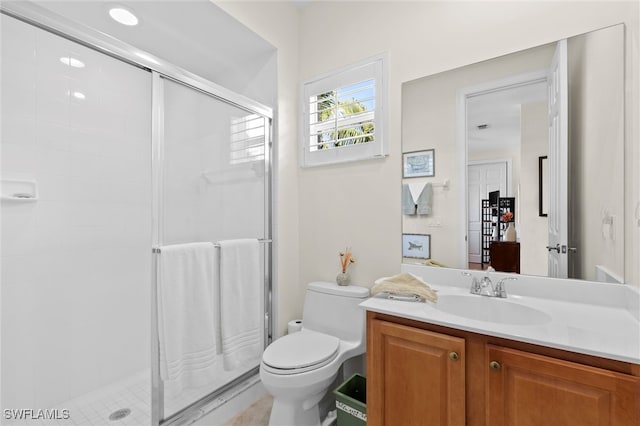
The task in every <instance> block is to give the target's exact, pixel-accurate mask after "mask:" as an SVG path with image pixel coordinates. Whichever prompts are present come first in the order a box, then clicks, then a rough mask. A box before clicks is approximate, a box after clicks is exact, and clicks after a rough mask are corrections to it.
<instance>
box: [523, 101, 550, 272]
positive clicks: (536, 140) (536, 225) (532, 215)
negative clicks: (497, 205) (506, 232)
mask: <svg viewBox="0 0 640 426" xmlns="http://www.w3.org/2000/svg"><path fill="white" fill-rule="evenodd" d="M520 128H521V133H522V144H521V150H520V151H521V157H522V168H521V169H520V193H521V194H528V195H526V196H522V197H519V198H518V199H519V202H520V206H519V207H517V208H518V213H519V217H520V223H521V224H522V225H521V226H519V233H518V237H519V238H520V272H521V273H523V274H529V275H543V276H546V275H547V251H546V250H544V247H545V246H546V245H547V244H548V242H547V241H549V237H548V234H549V231H548V222H547V218H546V217H544V216H543V217H540V216H538V214H539V205H538V191H539V187H538V158H539V157H541V156H544V155H547V152H548V150H549V149H548V147H547V104H546V102H545V101H543V102H532V103H529V104H524V105H522V108H521V110H520Z"/></svg>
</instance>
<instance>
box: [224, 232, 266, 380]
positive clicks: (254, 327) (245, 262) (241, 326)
mask: <svg viewBox="0 0 640 426" xmlns="http://www.w3.org/2000/svg"><path fill="white" fill-rule="evenodd" d="M259 253H260V250H259V246H258V240H229V241H220V299H221V307H220V311H221V315H220V316H221V320H220V322H221V323H222V324H221V331H222V357H223V362H224V369H225V370H234V369H236V368H238V367H241V366H251V365H250V364H253V366H255V365H258V364H259V362H260V357H261V355H262V350H263V328H264V303H263V300H264V299H263V294H264V293H263V279H262V274H261V272H260V255H259Z"/></svg>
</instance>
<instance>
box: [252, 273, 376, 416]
mask: <svg viewBox="0 0 640 426" xmlns="http://www.w3.org/2000/svg"><path fill="white" fill-rule="evenodd" d="M368 297H369V289H368V288H365V287H359V286H353V285H352V286H339V285H337V284H335V283H329V282H312V283H310V284H309V285H308V286H307V292H306V295H305V300H304V308H303V309H304V310H303V315H302V325H303V328H302V330H301V331H299V332H297V333H293V334H288V335H286V336H283V337H281V338H280V339H278V340H276V341H274V342H273V343H271V345H269V346H268V347H267V349H265V351H264V353H263V354H262V362H261V363H260V379H261V380H262V383H263V384H264V387H265V388H266V389H267V391H269V393H271V395H273V408H272V410H271V417H270V419H269V425H271V426H320V424H321V419H320V410H319V406H318V403H319V402H320V401H321V400H322V399H323V397H324V396H325V395H326V393H327V392H328V391H329V390H331V389H329V387H330V386H331V385H332V384H333V382H334V381H335V379H336V377H337V375H338V371H339V370H340V367H341V366H342V364H343V363H344V362H345V361H346V360H348V359H350V358H353V357H355V356H357V355H361V354H363V353H364V352H365V346H366V345H365V311H364V310H363V309H361V308H359V307H358V304H360V303H361V302H363V301H364V300H365V299H367V298H368Z"/></svg>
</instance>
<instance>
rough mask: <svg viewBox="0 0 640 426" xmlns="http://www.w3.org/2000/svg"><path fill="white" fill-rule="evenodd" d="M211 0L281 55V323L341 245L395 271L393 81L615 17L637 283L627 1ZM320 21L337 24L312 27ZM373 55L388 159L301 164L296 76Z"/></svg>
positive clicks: (633, 49) (366, 263) (632, 42)
mask: <svg viewBox="0 0 640 426" xmlns="http://www.w3.org/2000/svg"><path fill="white" fill-rule="evenodd" d="M216 4H218V5H219V6H221V7H222V8H223V9H225V10H226V11H227V12H229V13H230V14H231V15H233V16H234V17H236V18H237V19H238V20H240V21H241V22H243V23H244V24H245V25H247V26H249V27H250V28H251V29H253V30H254V31H256V33H258V34H259V35H260V36H262V37H263V38H265V39H266V40H268V41H269V42H271V43H272V44H273V45H274V46H276V47H277V48H278V51H279V54H278V61H279V63H278V66H279V75H278V81H279V88H278V90H279V102H278V108H279V122H278V125H279V129H278V130H279V134H278V144H279V149H280V152H279V154H278V160H279V164H278V173H279V179H278V191H279V192H278V194H277V198H276V202H277V210H278V213H277V220H278V231H277V237H278V240H279V241H278V242H279V244H278V247H279V252H278V261H277V267H278V280H277V285H278V288H279V295H278V304H279V313H280V320H279V329H280V330H283V329H284V327H283V326H284V324H286V321H288V320H289V319H291V318H294V317H295V316H296V315H299V313H300V312H301V310H302V297H303V295H304V291H303V290H304V285H305V284H304V283H305V282H306V281H309V280H313V279H333V278H334V276H335V275H336V273H337V272H338V263H337V262H338V261H337V251H338V250H340V249H341V248H343V247H344V246H345V245H351V246H352V247H353V250H354V254H355V257H356V258H357V260H358V263H357V264H356V265H355V268H354V269H353V278H354V281H355V282H356V283H361V284H363V285H371V283H372V282H373V280H374V279H376V278H377V277H379V276H382V275H388V274H393V273H396V272H398V271H399V263H400V234H401V212H400V189H401V185H400V183H401V169H400V164H401V155H400V154H401V147H400V144H401V140H402V135H401V122H400V110H401V96H400V94H401V84H402V82H405V81H409V80H413V79H416V78H418V77H421V76H425V75H431V74H435V73H438V72H441V71H444V70H449V69H453V68H457V67H460V66H463V65H467V64H471V63H475V62H478V61H481V60H485V59H487V58H493V57H497V56H500V55H504V54H507V53H512V52H515V51H519V50H522V49H527V48H530V47H534V46H538V45H541V44H544V43H548V42H552V41H555V40H558V39H561V38H566V37H570V36H573V35H576V34H580V33H584V32H587V31H591V30H594V29H598V28H602V27H605V26H608V25H612V24H617V23H620V22H626V23H627V25H628V28H627V30H628V34H627V45H626V46H627V52H626V54H627V62H626V64H627V80H628V84H627V87H628V93H627V95H628V96H627V100H626V107H627V109H626V113H625V115H626V117H627V120H626V136H627V141H628V143H627V144H626V147H625V148H626V156H625V158H626V163H625V170H626V173H627V176H626V179H627V180H626V181H627V182H628V184H627V185H626V186H625V192H626V196H627V198H628V199H629V203H628V205H627V206H625V212H626V213H627V214H626V215H625V218H626V220H627V228H628V232H627V236H628V238H627V240H626V241H628V242H627V243H626V251H625V254H626V262H625V265H626V269H627V271H626V275H627V277H628V278H629V279H630V280H632V282H634V283H636V284H637V283H638V282H639V281H640V280H639V278H638V277H640V266H639V264H640V262H637V259H638V258H640V250H639V249H638V241H639V239H640V238H639V237H638V234H639V232H638V228H637V227H636V226H635V225H634V223H635V220H634V219H632V218H633V209H634V208H635V206H636V204H637V203H638V200H639V199H640V186H639V185H638V182H639V181H640V174H639V172H638V169H640V167H639V163H640V148H639V147H638V145H639V144H638V120H637V116H638V113H639V105H638V97H639V95H638V92H639V91H640V84H639V83H638V58H639V57H640V55H639V54H638V49H639V41H638V3H637V2H635V1H634V2H609V1H606V2H584V3H582V2H573V1H571V2H520V1H518V2H493V1H489V2H481V1H476V2H406V3H405V2H396V1H394V2H361V1H358V2H324V1H318V2H311V3H308V4H307V5H306V6H305V7H302V8H300V9H299V10H297V11H296V9H295V8H294V7H293V6H291V5H290V4H284V3H281V2H238V1H234V2H224V1H222V2H218V1H216ZM328 22H330V23H331V27H332V28H340V31H318V30H317V29H318V28H319V27H320V28H321V29H322V28H325V27H326V25H327V23H328ZM354 22H365V23H364V24H358V25H353V23H354ZM383 51H387V52H389V65H390V72H389V77H390V85H389V111H390V122H389V125H390V128H389V157H388V158H387V159H385V160H378V161H368V162H362V163H354V164H349V165H343V166H333V167H323V168H318V169H309V170H301V169H299V168H298V151H297V143H298V140H297V133H296V132H297V123H296V121H297V119H298V109H297V106H296V104H297V100H298V88H299V82H300V81H303V80H305V79H308V78H310V77H313V76H314V75H317V74H321V73H323V72H327V71H330V70H333V69H336V68H340V67H342V66H344V65H346V64H349V63H351V62H355V61H357V60H359V59H362V58H365V57H368V56H372V55H375V54H378V53H380V52H383ZM452 173H453V172H452ZM629 182H633V184H630V183H629ZM632 225H633V226H632Z"/></svg>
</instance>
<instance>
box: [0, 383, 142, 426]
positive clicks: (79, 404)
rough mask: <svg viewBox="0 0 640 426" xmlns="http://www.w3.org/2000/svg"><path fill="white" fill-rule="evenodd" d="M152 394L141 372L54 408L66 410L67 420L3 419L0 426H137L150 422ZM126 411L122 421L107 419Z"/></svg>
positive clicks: (60, 410)
mask: <svg viewBox="0 0 640 426" xmlns="http://www.w3.org/2000/svg"><path fill="white" fill-rule="evenodd" d="M150 401H151V394H150V388H149V372H148V371H147V372H144V371H143V372H140V373H138V374H136V375H134V376H132V377H129V378H127V379H125V380H122V381H119V382H116V383H113V384H111V385H109V386H106V387H104V388H101V389H98V390H96V391H93V392H89V393H87V394H85V395H82V396H80V397H78V398H74V399H72V400H69V401H66V402H64V403H61V404H59V405H58V406H57V407H54V409H58V410H59V411H58V413H59V414H62V410H69V418H68V419H60V420H45V419H35V420H31V419H23V420H4V419H3V422H2V424H3V425H16V426H23V425H25V426H26V425H29V426H36V425H37V426H42V425H52V426H71V425H74V426H75V425H82V426H85V425H86V426H139V425H148V424H150V423H151V418H150V413H151V408H150V407H151V402H150ZM123 408H128V409H129V410H131V412H130V414H128V415H127V416H126V417H124V418H122V419H121V420H109V416H110V415H111V414H112V413H113V412H115V411H117V410H120V409H123Z"/></svg>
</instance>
